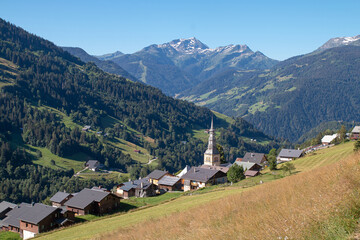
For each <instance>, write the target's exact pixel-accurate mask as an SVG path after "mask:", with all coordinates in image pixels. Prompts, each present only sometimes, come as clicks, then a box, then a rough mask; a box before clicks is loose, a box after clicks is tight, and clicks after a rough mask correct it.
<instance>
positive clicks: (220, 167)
mask: <svg viewBox="0 0 360 240" xmlns="http://www.w3.org/2000/svg"><path fill="white" fill-rule="evenodd" d="M231 165H232V164H229V163H227V164H224V165H223V166H222V165H220V166H210V165H205V164H204V165H201V168H207V169H215V170H220V171H222V172H223V173H227V172H228V171H229V169H230V167H231Z"/></svg>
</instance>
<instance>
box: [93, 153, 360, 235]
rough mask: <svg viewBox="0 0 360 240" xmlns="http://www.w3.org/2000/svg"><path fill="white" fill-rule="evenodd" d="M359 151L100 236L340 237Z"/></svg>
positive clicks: (352, 210) (355, 195) (352, 217)
mask: <svg viewBox="0 0 360 240" xmlns="http://www.w3.org/2000/svg"><path fill="white" fill-rule="evenodd" d="M359 161H360V155H353V156H350V157H348V158H347V159H344V160H342V161H340V162H338V163H335V164H332V165H328V166H324V167H321V168H318V169H314V170H311V171H308V172H303V173H299V174H297V175H293V176H290V177H287V178H283V179H281V180H278V181H273V182H270V183H267V184H263V185H261V186H258V187H255V188H253V190H251V191H244V192H242V193H240V194H236V195H231V196H225V197H223V198H221V199H218V200H215V201H212V202H210V203H208V204H204V205H201V206H200V207H194V208H192V209H189V210H186V211H184V212H179V213H173V214H169V215H168V216H166V217H162V218H161V219H159V220H156V221H151V220H149V221H146V222H143V223H140V224H137V225H135V226H132V227H130V228H121V229H118V230H117V231H114V232H113V233H112V234H108V235H101V236H99V237H98V238H101V239H122V238H127V239H195V238H196V239H284V238H286V237H288V238H290V239H339V238H345V237H346V236H347V235H348V234H350V232H351V231H353V230H354V228H355V227H356V219H357V218H358V216H359V212H360V211H359V210H358V209H359V207H360V206H359V205H360V198H359V192H360V165H359Z"/></svg>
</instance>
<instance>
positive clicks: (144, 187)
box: [136, 181, 153, 190]
mask: <svg viewBox="0 0 360 240" xmlns="http://www.w3.org/2000/svg"><path fill="white" fill-rule="evenodd" d="M141 183H142V184H141ZM151 185H153V184H152V183H151V182H149V181H144V182H140V184H138V185H137V186H136V189H143V190H146V189H148V188H149V187H150V186H151Z"/></svg>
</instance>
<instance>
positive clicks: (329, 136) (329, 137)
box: [321, 133, 338, 143]
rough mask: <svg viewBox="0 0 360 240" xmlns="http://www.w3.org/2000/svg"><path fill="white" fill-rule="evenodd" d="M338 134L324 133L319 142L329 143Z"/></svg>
mask: <svg viewBox="0 0 360 240" xmlns="http://www.w3.org/2000/svg"><path fill="white" fill-rule="evenodd" d="M337 136H338V134H337V133H335V134H333V135H325V136H324V137H323V138H322V139H321V142H323V143H330V142H332V141H333V140H334V139H335V138H337Z"/></svg>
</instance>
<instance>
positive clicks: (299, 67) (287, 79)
mask: <svg viewBox="0 0 360 240" xmlns="http://www.w3.org/2000/svg"><path fill="white" fill-rule="evenodd" d="M359 69H360V47H358V46H340V47H335V48H330V49H327V50H324V51H320V52H313V53H310V54H307V55H302V56H297V57H293V58H290V59H288V60H285V61H283V62H280V63H278V64H277V65H276V66H275V67H274V68H272V69H271V70H268V71H238V70H232V71H229V72H227V73H224V74H223V75H218V76H216V77H214V78H212V79H209V80H207V81H204V82H203V83H201V84H200V85H199V86H196V87H195V88H193V89H192V90H190V91H187V92H184V93H183V94H182V95H181V97H182V98H183V99H186V100H190V101H193V102H195V103H197V104H201V105H204V106H207V107H209V108H211V109H213V110H216V111H219V112H221V113H224V114H227V115H230V116H243V117H245V119H247V120H248V121H250V122H251V123H253V124H254V125H255V127H257V128H259V129H261V130H262V131H264V132H265V133H266V134H270V135H274V136H278V137H287V138H288V139H290V140H292V141H296V140H297V139H299V138H300V137H301V135H302V134H304V133H306V132H307V131H309V130H310V129H312V128H314V127H317V126H318V125H319V124H320V123H323V122H328V121H348V122H352V121H358V119H359V117H360V105H359V103H360V99H359V97H358V93H359V90H360V77H359V76H360V70H359Z"/></svg>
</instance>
